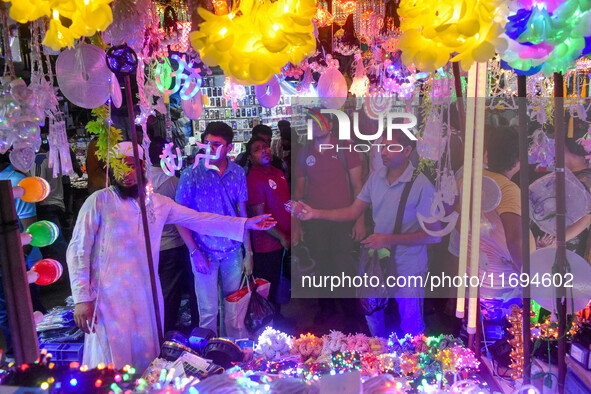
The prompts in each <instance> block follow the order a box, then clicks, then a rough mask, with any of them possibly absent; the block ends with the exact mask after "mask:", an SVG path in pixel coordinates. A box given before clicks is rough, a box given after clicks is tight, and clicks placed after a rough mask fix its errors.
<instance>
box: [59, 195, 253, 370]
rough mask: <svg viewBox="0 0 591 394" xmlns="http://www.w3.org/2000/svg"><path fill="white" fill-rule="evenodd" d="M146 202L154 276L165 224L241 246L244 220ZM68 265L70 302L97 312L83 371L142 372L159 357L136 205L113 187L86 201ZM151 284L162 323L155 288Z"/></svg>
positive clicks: (157, 198) (164, 201)
mask: <svg viewBox="0 0 591 394" xmlns="http://www.w3.org/2000/svg"><path fill="white" fill-rule="evenodd" d="M151 199H152V201H153V203H152V208H153V209H150V208H149V209H148V221H149V231H150V241H151V244H152V258H153V260H154V265H155V267H154V272H156V273H158V255H159V252H160V238H161V235H162V229H163V227H164V225H165V224H169V223H174V224H179V225H182V226H185V227H187V228H190V229H191V230H193V231H195V232H199V233H203V234H207V235H215V236H223V237H228V238H231V239H234V240H237V241H241V240H242V239H243V236H244V224H245V222H246V219H245V218H238V217H227V216H220V215H216V214H212V213H202V212H196V211H194V210H192V209H189V208H186V207H184V206H182V205H179V204H177V203H175V202H174V201H173V200H171V199H170V198H168V197H164V196H162V195H159V194H153V195H152V196H151ZM67 262H68V268H69V273H70V282H71V285H72V295H73V297H74V302H76V303H79V302H85V301H95V300H96V307H97V308H98V309H97V315H98V324H97V325H96V333H95V334H86V338H85V342H84V361H83V363H84V364H86V365H88V366H89V367H90V368H94V367H95V366H96V365H98V364H99V363H105V364H108V363H111V362H112V363H114V364H115V367H116V368H122V367H123V366H125V365H127V364H129V365H131V366H133V367H135V368H137V369H138V370H139V371H142V370H144V369H145V368H146V367H147V366H148V365H149V363H150V362H151V361H152V360H153V359H154V358H155V357H157V356H158V354H159V351H160V349H159V344H158V334H157V329H156V327H157V326H156V318H155V313H154V302H153V299H152V290H151V284H150V272H149V268H148V259H147V255H146V247H145V243H144V233H143V229H142V216H141V211H140V207H139V204H138V203H137V202H136V201H135V200H134V199H122V198H120V197H119V195H118V194H117V192H116V191H115V190H114V188H113V187H111V188H109V189H103V190H100V191H98V192H96V193H94V194H92V195H91V196H90V197H89V198H88V199H87V200H86V202H85V203H84V205H83V206H82V208H81V210H80V213H79V215H78V220H77V222H76V227H75V228H74V233H73V235H72V240H71V241H70V245H69V247H68V252H67ZM156 283H157V284H158V286H157V289H156V291H157V292H158V298H159V300H160V301H159V304H160V310H161V314H160V316H164V312H163V309H162V306H163V303H162V293H161V289H160V281H159V280H158V279H156Z"/></svg>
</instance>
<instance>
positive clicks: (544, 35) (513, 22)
mask: <svg viewBox="0 0 591 394" xmlns="http://www.w3.org/2000/svg"><path fill="white" fill-rule="evenodd" d="M515 8H517V9H515V10H513V13H512V15H511V16H509V17H508V23H507V25H506V29H507V33H506V34H507V37H508V38H509V40H508V43H509V48H508V50H507V51H505V53H504V54H503V56H502V58H503V60H504V61H505V62H507V64H508V65H509V66H510V67H512V68H514V69H516V70H517V71H518V72H521V73H524V74H526V75H532V74H535V73H537V72H538V71H542V72H543V73H544V74H545V75H550V74H552V73H553V72H565V71H566V70H568V69H569V68H571V67H573V66H574V64H575V62H576V60H577V59H578V58H579V57H581V56H584V55H586V54H589V53H590V52H591V45H589V44H588V43H587V42H588V41H589V40H590V39H591V12H589V11H590V10H591V4H589V3H588V2H579V1H577V0H566V1H552V2H534V3H532V2H530V1H525V0H523V1H518V2H516V5H515Z"/></svg>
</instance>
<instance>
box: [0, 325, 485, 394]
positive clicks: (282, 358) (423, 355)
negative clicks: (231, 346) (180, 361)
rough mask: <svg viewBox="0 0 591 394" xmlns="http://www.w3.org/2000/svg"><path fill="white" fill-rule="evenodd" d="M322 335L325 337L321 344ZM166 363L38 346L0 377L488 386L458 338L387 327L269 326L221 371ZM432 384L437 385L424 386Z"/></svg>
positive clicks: (182, 386) (72, 382)
mask: <svg viewBox="0 0 591 394" xmlns="http://www.w3.org/2000/svg"><path fill="white" fill-rule="evenodd" d="M327 342H328V343H329V345H328V346H326V347H324V345H326V343H327ZM366 345H369V350H361V349H368V348H367V346H366ZM355 348H358V349H360V350H361V351H359V350H355ZM272 349H274V350H272ZM335 349H336V350H335ZM372 350H373V351H372ZM312 354H318V357H311V355H312ZM169 365H170V364H169V363H167V362H166V361H165V360H162V359H156V360H154V362H153V363H152V365H151V366H150V368H149V369H148V372H146V374H145V376H144V377H143V378H138V377H139V376H138V375H136V371H135V370H134V369H133V368H131V367H129V366H125V367H124V368H123V369H122V370H116V369H114V367H113V365H112V364H109V365H107V366H105V365H104V364H99V365H98V366H97V368H95V369H91V370H90V369H88V367H87V366H84V365H82V366H80V364H79V363H78V362H72V363H70V365H69V367H56V366H55V364H53V363H52V362H51V355H48V354H47V351H46V350H42V352H41V357H40V359H39V360H37V361H36V362H35V363H34V364H30V365H26V364H25V365H21V366H18V367H16V366H11V367H10V370H9V371H8V373H7V374H5V375H4V376H3V377H2V384H11V385H18V386H29V387H31V386H32V387H41V388H42V389H44V390H50V391H55V390H59V389H61V390H62V391H63V390H65V389H68V390H77V391H84V392H91V391H92V392H94V391H96V390H97V389H100V390H110V391H112V392H114V393H122V392H124V391H137V392H146V391H149V390H153V391H157V390H163V391H166V392H169V391H174V392H188V393H197V392H213V391H216V392H217V391H221V390H224V391H228V392H229V391H236V390H239V391H240V392H245V393H260V392H269V391H277V392H288V391H294V390H296V389H295V387H296V386H294V385H298V387H301V389H302V390H304V389H306V388H309V387H310V386H316V385H317V384H318V381H319V380H320V379H322V378H323V376H325V375H340V374H344V373H347V372H350V371H359V373H360V374H361V375H362V376H363V379H362V380H363V383H361V382H360V383H361V384H362V385H363V389H364V391H367V392H373V391H372V388H373V390H374V391H375V390H378V391H380V392H392V390H395V392H407V391H408V390H412V389H416V390H417V391H418V392H443V391H446V390H449V391H451V392H458V391H457V390H458V387H471V388H473V389H476V388H480V389H482V390H483V392H487V391H486V384H483V383H480V382H478V381H476V380H474V379H473V377H472V375H471V374H470V373H471V371H472V370H476V369H477V368H478V366H479V363H478V361H476V359H475V357H474V354H473V353H472V352H471V351H470V350H468V349H465V348H464V347H463V346H462V344H461V341H460V340H459V339H456V338H453V337H451V336H444V335H440V336H439V337H426V336H424V335H420V336H415V337H412V336H410V335H406V336H405V337H404V338H402V339H398V338H396V335H394V334H393V335H392V336H391V337H390V340H389V341H388V344H386V340H385V339H384V338H368V337H366V336H365V335H362V334H357V335H345V334H343V333H341V332H339V331H332V332H331V333H330V334H329V335H325V336H324V337H323V338H318V337H316V336H314V335H312V334H306V335H301V336H300V338H299V339H295V340H294V338H293V337H291V336H288V335H286V334H285V333H282V332H280V331H277V330H274V329H272V328H267V329H265V331H264V332H263V334H262V335H261V336H260V337H259V340H258V343H257V344H256V345H255V358H254V359H252V360H250V361H246V362H242V363H240V364H237V365H236V366H234V367H233V368H231V369H228V370H226V373H225V374H223V375H212V376H210V377H208V378H207V379H203V380H200V379H198V378H195V377H182V378H181V377H178V378H174V379H173V376H174V375H175V371H174V370H173V369H170V370H169V369H167V368H169ZM294 378H295V379H294ZM462 379H467V380H462ZM32 382H34V383H32ZM283 384H285V385H286V386H283ZM434 387H436V388H437V389H438V391H428V390H429V389H431V388H434ZM74 388H75V389H74ZM454 390H456V391H454ZM296 391H301V390H300V389H299V388H298V389H297V390H296Z"/></svg>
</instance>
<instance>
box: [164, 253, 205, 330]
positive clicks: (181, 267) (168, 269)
mask: <svg viewBox="0 0 591 394" xmlns="http://www.w3.org/2000/svg"><path fill="white" fill-rule="evenodd" d="M158 275H159V276H160V284H161V286H162V297H163V298H164V332H167V331H170V330H174V329H175V327H176V322H177V318H178V313H179V307H180V305H181V297H182V295H183V292H184V291H186V292H188V293H189V307H190V310H191V326H192V327H193V328H194V327H197V326H198V325H199V311H198V309H197V296H196V295H195V287H194V281H195V278H194V277H193V271H192V270H191V260H190V258H189V250H188V249H187V247H186V246H184V245H183V246H179V247H177V248H172V249H168V250H161V251H160V262H159V264H158Z"/></svg>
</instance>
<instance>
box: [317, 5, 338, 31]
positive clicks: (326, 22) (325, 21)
mask: <svg viewBox="0 0 591 394" xmlns="http://www.w3.org/2000/svg"><path fill="white" fill-rule="evenodd" d="M333 20H334V18H333V16H332V14H331V13H330V11H328V9H327V8H326V7H324V6H323V5H319V6H318V8H316V14H315V15H314V18H312V21H313V22H314V23H315V24H316V27H325V26H330V25H332V22H333Z"/></svg>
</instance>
